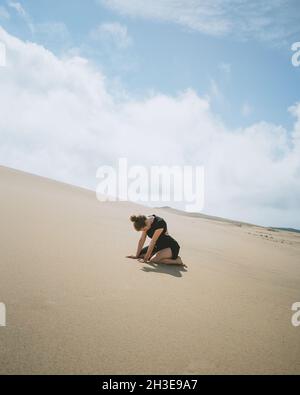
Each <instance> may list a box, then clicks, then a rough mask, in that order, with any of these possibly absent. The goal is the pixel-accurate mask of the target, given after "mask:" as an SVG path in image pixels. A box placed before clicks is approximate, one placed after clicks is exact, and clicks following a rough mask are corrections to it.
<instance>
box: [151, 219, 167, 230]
mask: <svg viewBox="0 0 300 395" xmlns="http://www.w3.org/2000/svg"><path fill="white" fill-rule="evenodd" d="M161 228H163V232H162V233H165V232H166V230H167V224H166V221H165V220H164V219H163V218H158V220H157V221H156V224H155V225H154V227H153V231H154V232H155V231H156V230H157V229H161Z"/></svg>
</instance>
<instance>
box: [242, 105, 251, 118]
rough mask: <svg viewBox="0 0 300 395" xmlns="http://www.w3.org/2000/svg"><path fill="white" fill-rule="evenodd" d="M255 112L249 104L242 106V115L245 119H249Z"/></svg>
mask: <svg viewBox="0 0 300 395" xmlns="http://www.w3.org/2000/svg"><path fill="white" fill-rule="evenodd" d="M252 112H253V108H252V106H250V104H248V103H244V104H243V106H242V115H243V116H244V117H248V116H249V115H251V114H252Z"/></svg>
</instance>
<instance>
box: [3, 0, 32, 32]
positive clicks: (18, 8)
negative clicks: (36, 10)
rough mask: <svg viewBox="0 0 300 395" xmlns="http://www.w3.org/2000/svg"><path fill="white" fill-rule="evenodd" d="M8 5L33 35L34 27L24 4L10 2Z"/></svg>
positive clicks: (9, 0)
mask: <svg viewBox="0 0 300 395" xmlns="http://www.w3.org/2000/svg"><path fill="white" fill-rule="evenodd" d="M7 4H8V6H9V7H11V8H13V9H14V10H15V11H16V12H17V14H18V15H19V16H20V17H21V18H22V19H23V20H24V21H25V23H26V24H27V26H28V28H29V29H30V31H31V33H33V32H34V25H33V23H32V20H31V17H30V15H29V14H28V13H27V12H26V11H25V9H24V8H23V6H22V4H21V3H19V2H15V1H11V0H8V1H7Z"/></svg>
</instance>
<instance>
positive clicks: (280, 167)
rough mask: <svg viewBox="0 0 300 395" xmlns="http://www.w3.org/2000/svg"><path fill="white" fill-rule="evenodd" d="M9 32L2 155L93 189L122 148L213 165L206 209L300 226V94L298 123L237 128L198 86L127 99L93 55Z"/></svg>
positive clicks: (132, 155) (156, 160) (172, 161)
mask: <svg viewBox="0 0 300 395" xmlns="http://www.w3.org/2000/svg"><path fill="white" fill-rule="evenodd" d="M0 41H2V42H3V43H4V44H5V45H6V48H7V66H6V67H5V68H2V69H0V85H1V90H0V108H1V111H2V114H5V116H2V117H0V141H1V145H0V163H1V164H3V165H6V166H11V167H15V168H19V169H22V170H25V171H29V172H33V173H35V174H40V175H43V176H46V177H51V178H54V179H58V180H61V181H65V182H69V183H73V184H76V185H81V186H86V187H90V188H93V187H95V186H96V184H97V180H96V178H95V175H96V170H97V167H98V166H101V165H104V164H115V160H117V159H118V158H119V157H121V156H126V157H128V160H129V165H135V164H144V165H150V164H165V165H182V164H194V165H201V164H204V165H205V171H206V190H205V199H206V201H205V203H206V206H205V210H206V212H208V213H211V214H215V215H221V216H225V217H229V218H236V219H240V220H246V221H250V222H254V223H260V224H266V225H281V226H293V227H300V218H299V208H300V207H299V202H300V182H299V179H300V103H298V104H297V103H296V104H294V106H292V107H291V108H290V112H291V116H293V117H295V120H296V122H295V126H294V129H293V130H292V131H290V132H288V131H287V130H285V129H284V128H283V127H282V126H280V125H273V124H270V123H266V122H260V123H257V124H253V125H251V126H249V127H247V128H245V129H240V130H229V129H228V128H227V127H226V125H224V124H223V123H222V121H221V120H220V119H219V118H218V117H217V116H216V114H214V113H213V111H212V109H211V107H210V102H209V99H208V98H206V97H199V96H198V95H197V93H196V92H195V91H193V90H192V89H188V90H186V91H184V92H180V93H178V94H177V95H176V96H167V95H163V94H160V93H159V92H158V93H153V94H151V95H148V96H147V97H145V98H144V99H139V100H138V99H135V98H133V97H131V96H130V95H129V94H128V93H127V95H124V96H121V98H120V97H119V93H120V92H112V89H111V86H110V81H109V80H107V79H106V77H105V76H104V75H103V74H102V73H101V72H99V70H97V69H95V68H94V67H92V66H91V65H90V63H89V62H88V61H87V60H86V59H83V58H80V57H72V58H63V59H61V58H58V57H56V56H55V55H54V54H53V53H51V52H50V51H48V50H46V49H45V48H43V47H42V46H39V45H36V44H34V43H30V42H26V43H25V42H22V41H21V40H19V39H17V38H15V37H13V36H11V35H9V34H7V33H6V32H5V31H4V30H3V29H0ZM116 97H117V98H118V99H116Z"/></svg>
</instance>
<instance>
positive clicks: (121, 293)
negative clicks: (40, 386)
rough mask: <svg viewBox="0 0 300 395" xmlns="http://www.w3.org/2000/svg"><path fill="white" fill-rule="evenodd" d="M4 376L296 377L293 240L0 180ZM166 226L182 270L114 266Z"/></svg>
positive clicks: (15, 175)
mask: <svg viewBox="0 0 300 395" xmlns="http://www.w3.org/2000/svg"><path fill="white" fill-rule="evenodd" d="M0 183H1V190H0V207H1V227H0V232H1V233H0V240H1V249H0V267H1V275H0V302H4V303H5V304H6V307H7V327H5V328H3V327H0V353H1V354H0V373H21V374H28V373H46V374H52V373H62V374H64V373H92V374H99V373H100V374H101V373H108V374H116V373H119V374H127V373H128V374H133V373H138V374H142V373H145V374H157V373H158V374H162V373H171V374H180V373H185V374H193V373H298V374H299V373H300V327H293V326H292V325H291V316H292V311H291V305H292V303H294V302H296V301H300V259H299V258H300V236H299V234H294V233H289V232H280V231H278V232H275V231H270V230H267V229H265V228H261V227H255V226H248V225H241V226H239V224H236V223H230V222H222V221H215V220H211V219H206V218H205V219H204V218H200V217H199V218H196V217H192V216H184V215H178V214H177V213H174V212H172V211H170V210H163V209H161V210H158V209H146V208H145V209H143V208H142V207H140V206H137V205H134V204H130V203H100V202H98V201H97V200H96V197H95V194H94V193H92V192H90V191H86V190H83V189H80V188H76V187H71V186H69V185H65V184H61V183H57V182H54V181H51V180H48V179H44V178H40V177H37V176H33V175H29V174H25V173H22V172H18V171H15V170H11V169H7V168H4V167H0ZM141 211H143V212H145V213H152V212H155V213H157V214H158V215H162V216H164V218H165V219H166V220H167V222H168V225H169V232H170V234H171V235H173V236H174V237H175V238H176V239H178V241H179V242H180V244H181V246H182V250H181V254H180V255H181V256H182V258H183V259H184V262H185V263H186V264H187V265H188V268H187V269H182V268H180V267H177V266H167V265H154V266H151V265H148V264H143V263H139V262H137V261H135V260H128V259H126V258H124V256H125V255H126V254H127V253H132V252H135V248H136V241H137V237H138V233H136V232H135V231H133V229H132V225H131V224H130V223H129V221H128V217H129V215H130V214H131V213H136V212H137V213H139V212H141Z"/></svg>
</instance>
